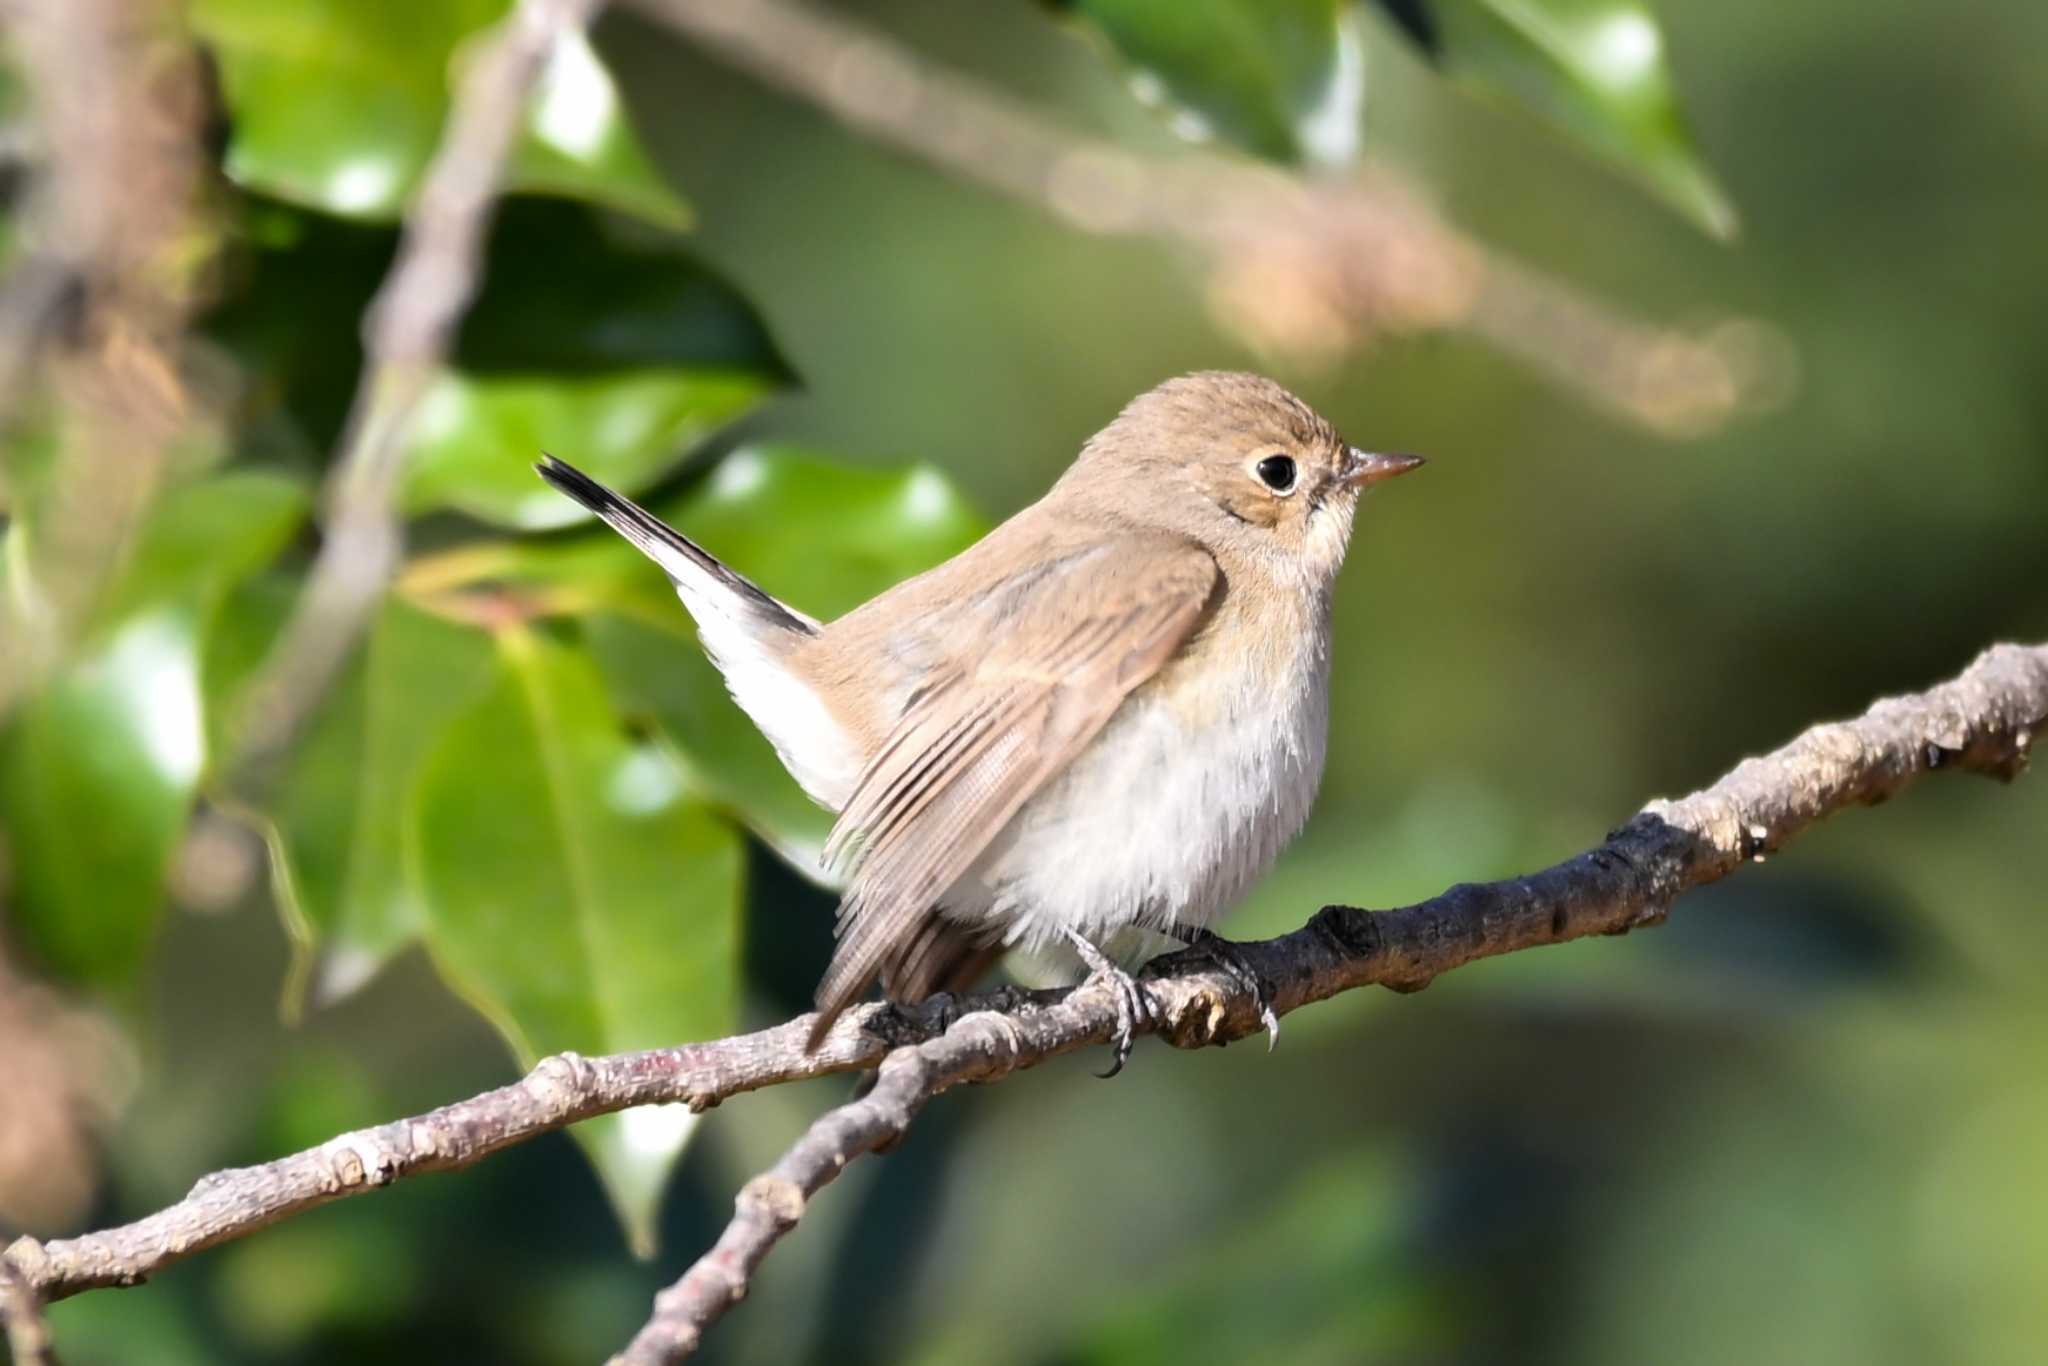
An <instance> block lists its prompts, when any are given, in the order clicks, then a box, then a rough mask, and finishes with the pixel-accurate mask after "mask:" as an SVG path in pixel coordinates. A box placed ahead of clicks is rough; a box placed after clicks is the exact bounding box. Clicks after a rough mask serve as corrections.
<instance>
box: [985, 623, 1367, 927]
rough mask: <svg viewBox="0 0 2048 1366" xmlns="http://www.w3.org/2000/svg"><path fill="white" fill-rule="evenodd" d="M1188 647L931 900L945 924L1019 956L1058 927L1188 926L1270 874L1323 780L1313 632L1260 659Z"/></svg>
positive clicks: (1320, 684)
mask: <svg viewBox="0 0 2048 1366" xmlns="http://www.w3.org/2000/svg"><path fill="white" fill-rule="evenodd" d="M1191 645H1192V646H1195V647H1196V648H1194V649H1191V650H1190V651H1188V652H1186V653H1184V654H1183V655H1182V656H1181V657H1178V658H1176V659H1175V660H1174V661H1173V662H1172V663H1170V664H1169V665H1168V666H1167V667H1166V668H1165V669H1162V670H1161V671H1160V673H1159V674H1158V675H1156V676H1155V677H1154V678H1153V679H1151V680H1150V681H1148V682H1147V683H1146V684H1145V685H1144V686H1142V687H1140V688H1138V689H1136V690H1134V691H1133V692H1132V694H1131V695H1130V696H1129V697H1128V698H1126V699H1125V701H1124V703H1123V705H1122V706H1120V707H1119V708H1118V709H1117V711H1116V713H1115V714H1114V715H1113V716H1112V717H1111V718H1110V720H1109V722H1108V724H1107V725H1105V726H1104V728H1103V730H1102V731H1101V733H1100V734H1099V735H1097V736H1096V738H1095V740H1094V741H1093V742H1092V743H1091V744H1090V745H1089V746H1088V747H1087V748H1086V749H1085V750H1083V751H1082V753H1081V754H1080V755H1078V756H1077V757H1076V758H1075V760H1074V761H1073V763H1071V764H1070V765H1069V766H1068V767H1067V769H1066V770H1065V771H1064V772H1062V773H1061V774H1059V775H1058V776H1056V777H1055V778H1054V779H1053V780H1052V781H1051V782H1049V783H1048V784H1047V785H1046V786H1045V787H1044V788H1043V789H1041V790H1040V791H1039V792H1038V793H1037V794H1036V795H1035V796H1033V797H1032V799H1031V800H1030V801H1029V802H1027V803H1026V804H1025V806H1024V807H1023V808H1022V809H1021V810H1019V812H1018V813H1017V815H1016V816H1015V817H1014V818H1013V819H1012V820H1011V822H1010V825H1009V826H1008V827H1007V828H1006V829H1005V830H1004V831H1003V833H1002V834H1001V835H999V836H998V837H997V839H996V841H995V842H994V844H992V845H991V846H990V848H989V849H988V851H987V852H986V853H985V854H984V855H983V856H982V858H981V859H980V860H979V861H978V862H977V863H976V865H975V867H974V869H973V870H972V871H970V873H969V874H968V876H967V877H965V878H963V879H962V880H961V882H960V883H959V884H957V885H956V887H955V888H954V889H953V891H952V893H951V894H950V895H948V896H947V897H946V898H945V905H946V909H947V912H948V914H949V915H951V916H953V917H954V918H957V919H961V920H966V921H977V920H986V921H989V922H991V924H992V928H993V927H1000V928H1002V929H1003V930H1004V932H1005V934H1006V936H1007V937H1008V938H1009V940H1010V941H1011V942H1013V943H1022V944H1025V945H1028V946H1039V945H1043V944H1045V943H1048V942H1052V941H1054V940H1056V939H1057V938H1058V937H1059V930H1060V927H1061V926H1062V925H1070V926H1072V927H1073V928H1075V929H1077V930H1079V931H1080V932H1081V933H1083V934H1086V935H1088V936H1090V937H1091V938H1094V939H1097V940H1100V939H1103V938H1106V937H1107V936H1108V935H1110V934H1112V933H1114V932H1116V931H1118V930H1120V929H1124V928H1126V927H1130V926H1134V925H1135V926H1149V927H1153V928H1160V927H1164V926H1168V925H1179V926H1189V927H1194V926H1202V925H1206V924H1208V923H1209V922H1211V921H1213V920H1214V919H1215V918H1216V917H1217V916H1219V915H1221V914H1222V913H1223V912H1224V911H1225V910H1227V909H1228V908H1229V907H1230V906H1231V905H1232V904H1233V903H1234V902H1236V901H1237V900H1238V899H1239V898H1240V897H1241V896H1243V894H1244V893H1245V891H1246V890H1247V889H1248V888H1249V887H1250V886H1251V884H1252V883H1253V882H1254V881H1256V880H1257V879H1258V878H1259V877H1261V876H1263V875H1264V874H1265V872H1266V871H1267V870H1268V869H1269V868H1271V867H1272V865H1273V861H1274V859H1276V858H1277V857H1278V856H1279V854H1280V851H1281V849H1282V848H1284V847H1285V846H1286V844H1287V843H1288V842H1289V841H1290V840H1292V839H1293V838H1294V836H1295V835H1296V834H1298V833H1299V832H1300V830H1301V827H1302V825H1303V824H1304V823H1305V822H1306V821H1307V819H1308V813H1309V808H1310V806H1311V805H1312V804H1313V802H1314V800H1315V794H1316V788H1317V786H1318V784H1319V783H1320V782H1321V780H1322V772H1323V759H1324V753H1325V749H1326V741H1327V734H1328V728H1329V680H1328V668H1327V653H1326V651H1325V650H1324V649H1323V646H1322V634H1321V632H1319V631H1308V632H1302V633H1300V634H1298V635H1294V636H1293V637H1292V641H1291V642H1290V644H1289V645H1288V647H1287V648H1283V649H1274V650H1270V651H1268V652H1266V653H1265V654H1264V655H1260V654H1258V653H1257V652H1239V654H1238V655H1237V656H1236V657H1231V656H1228V655H1224V654H1219V653H1218V652H1217V648H1216V645H1215V644H1214V643H1213V642H1210V641H1203V640H1198V641H1195V642H1191ZM1276 656H1277V657H1276Z"/></svg>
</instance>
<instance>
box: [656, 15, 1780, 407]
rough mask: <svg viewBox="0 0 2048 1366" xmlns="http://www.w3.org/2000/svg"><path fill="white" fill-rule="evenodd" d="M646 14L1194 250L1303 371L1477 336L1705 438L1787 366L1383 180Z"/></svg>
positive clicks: (769, 72) (909, 146)
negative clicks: (1212, 148) (1390, 338)
mask: <svg viewBox="0 0 2048 1366" xmlns="http://www.w3.org/2000/svg"><path fill="white" fill-rule="evenodd" d="M632 3H633V5H634V7H635V8H636V9H638V10H640V11H642V12H643V13H645V14H647V15H648V16H649V17H651V18H653V19H655V20H657V21H659V22H661V23H663V24H666V25H668V26H670V27H672V28H674V29H675V30H676V31H678V32H680V33H682V34H684V35H686V36H688V37H689V38H691V39H692V40H694V41H696V42H697V43H699V44H701V45H703V46H705V47H707V48H709V49H711V50H713V51H715V52H717V53H718V54H720V55H721V56H723V57H725V58H726V59H727V60H729V61H731V62H733V63H734V64H735V65H738V66H740V67H743V68H745V69H746V70H748V71H750V72H752V73H753V74H754V75H755V76H757V77H759V78H760V79H761V80H763V81H765V82H767V83H768V84H770V85H773V86H775V87H776V88H778V89H780V90H782V91H784V92H786V93H788V94H790V95H793V96H795V97H796V98H798V99H801V100H804V101H806V102H808V103H810V104H813V105H816V106H817V107H819V108H820V109H823V110H824V111H826V112H827V113H829V114H831V115H832V116H833V117H834V118H837V119H839V120H840V121H841V122H843V123H846V124H847V125H849V126H850V127H852V128H854V129H856V130H858V131H859V132H861V133H862V134H864V135H866V136H867V137H870V138H873V139H874V140H876V141H878V142H881V143H884V144H886V145H888V146H891V147H894V148H896V149H898V150H899V151H903V152H906V153H908V154H910V155H912V156H914V157H917V158H919V159H920V160H923V161H925V162H928V163H929V164H931V165H933V166H935V167H937V168H939V169H940V170H943V171H945V172H946V173H948V174H949V175H954V176H957V177H960V178H961V179H964V180H969V181H972V182H975V183H977V184H980V185H983V186H986V187H987V188H989V189H991V190H994V191H996V192H997V193H999V194H1003V195H1007V196H1009V197H1010V198H1012V199H1017V200H1021V201H1023V202H1024V203H1027V204H1031V205H1033V206H1035V207H1038V208H1040V209H1043V210H1044V211H1046V212H1048V213H1051V214H1053V215H1054V216H1056V217H1058V218H1060V219H1061V220H1063V221H1065V222H1067V223H1069V224H1071V225H1073V226H1074V227H1077V228H1080V229H1082V230H1084V231H1088V232H1095V233H1103V234H1113V235H1140V236H1150V237H1159V238H1164V239H1167V240H1170V241H1174V242H1178V243H1181V244H1184V245H1187V246H1189V247H1192V248H1193V249H1194V251H1195V253H1196V255H1197V256H1198V258H1200V260H1201V261H1202V263H1203V265H1204V268H1205V270H1206V272H1207V293H1208V298H1209V303H1210V306H1211V311H1212V313H1214V314H1215V316H1216V318H1217V321H1218V322H1219V323H1220V324H1221V325H1222V326H1224V327H1225V328H1226V329H1227V330H1229V331H1231V332H1233V333H1235V334H1237V335H1238V336H1240V337H1242V338H1243V339H1244V340H1246V341H1247V342H1249V343H1250V344H1251V345H1253V346H1254V347H1256V348H1258V349H1260V350H1263V351H1271V352H1277V353H1281V354H1284V355H1287V356H1288V357H1289V358H1290V359H1292V360H1293V361H1295V362H1297V363H1300V364H1314V363H1316V362H1318V361H1328V360H1330V359H1333V358H1335V357H1336V356H1337V355H1339V354H1341V353H1342V352H1343V351H1345V350H1346V349H1348V348H1350V347H1352V346H1354V345H1357V344H1358V343H1360V342H1362V341H1365V340H1369V339H1370V338H1371V337H1373V336H1375V335H1377V334H1379V333H1382V332H1405V331H1412V330H1415V329H1420V328H1462V329H1464V330H1467V331H1470V332H1472V333H1474V334H1475V335H1477V336H1480V337H1482V338H1484V339H1486V340H1487V341H1489V342H1491V343H1492V344H1494V345H1495V346H1498V347H1500V348H1501V349H1502V350H1504V351H1506V352H1507V353H1509V354H1510V355H1512V356H1514V357H1515V358H1516V359H1517V360H1519V361H1521V362H1522V363H1524V364H1526V365H1529V366H1532V367H1533V368H1535V369H1537V370H1540V371H1542V372H1543V373H1545V374H1546V375H1548V376H1550V377H1551V378H1553V379H1556V380H1558V381H1560V382H1562V383H1565V384H1568V385H1570V386H1571V387H1573V388H1575V389H1577V390H1579V391H1580V392H1581V393H1584V394H1586V395H1587V396H1589V397H1590V398H1592V399H1594V400H1595V401H1597V402H1599V403H1601V404H1602V405H1604V406H1606V407H1608V408H1610V409H1612V410H1614V411H1617V412H1619V413H1622V414H1623V415H1625V416H1628V417H1631V418H1633V419H1635V420H1636V421H1639V422H1643V423H1645V424H1648V425H1649V426H1651V427H1653V428H1655V429H1657V430H1659V431H1664V432H1667V433H1675V434H1688V435H1689V434H1694V433H1697V432H1700V431H1704V430H1707V429H1710V428H1712V427H1714V426H1717V425H1719V424H1720V423H1721V422H1722V421H1724V420H1725V419H1727V418H1728V417H1729V416H1730V415H1731V414H1733V413H1734V412H1736V411H1737V410H1738V409H1739V408H1741V407H1742V406H1743V405H1745V404H1746V403H1749V402H1752V401H1755V400H1757V399H1758V398H1759V396H1760V395H1763V394H1764V390H1763V388H1761V387H1760V386H1759V381H1760V380H1761V379H1762V378H1763V377H1762V376H1761V375H1760V374H1759V373H1758V372H1759V371H1760V370H1762V369H1765V368H1769V367H1770V366H1772V365H1782V364H1783V363H1784V358H1783V357H1776V356H1769V355H1763V354H1758V350H1759V347H1760V346H1762V345H1763V344H1765V343H1768V342H1769V341H1770V340H1771V334H1769V333H1768V332H1767V331H1766V330H1765V329H1762V328H1760V327H1759V326H1757V325H1755V324H1752V323H1741V324H1733V323H1731V324H1724V325H1723V326H1721V327H1719V328H1716V329H1715V330H1714V332H1713V333H1711V334H1710V335H1708V336H1706V337H1699V336H1694V335H1692V334H1690V333H1687V332H1682V331H1679V330H1677V329H1675V328H1668V327H1658V326H1654V325H1650V324H1645V323H1641V322H1638V321H1635V320H1632V319H1629V318H1626V317H1624V316H1622V315H1621V314H1620V313H1619V312H1618V311H1616V310H1615V309H1613V308H1612V307H1610V306H1608V305H1606V304H1603V303H1599V302H1596V301H1594V300H1593V299H1591V298H1589V297H1588V296H1586V295H1585V294H1583V293H1581V292H1579V291H1577V290H1574V289H1572V288H1571V287H1569V286H1567V285H1565V284H1563V283H1562V282H1560V281H1558V280H1555V279H1552V278H1549V277H1547V276H1545V275H1543V274H1542V273H1540V272H1538V271H1535V270H1533V269H1531V268H1529V267H1528V266H1526V265H1523V264H1521V263H1519V262H1516V261H1514V260H1512V259H1509V258H1508V257H1506V256H1504V255H1503V254H1501V253H1500V252H1498V251H1494V250H1492V249H1490V248H1488V247H1486V246H1484V245H1482V244H1481V243H1479V242H1477V241H1475V240H1474V239H1472V238H1471V237H1469V236H1467V235H1466V234H1464V233H1462V232H1460V231H1459V230H1458V229H1456V228H1454V227H1452V226H1451V225H1450V224H1448V223H1446V222H1445V221H1444V220H1443V219H1442V218H1441V217H1440V216H1438V215H1437V214H1436V213H1435V212H1433V211H1432V210H1431V209H1429V208H1428V207H1427V206H1426V205H1425V204H1424V203H1423V202H1422V201H1421V199H1420V198H1419V197H1418V196H1417V195H1416V194H1415V193H1414V192H1413V191H1412V190H1411V189H1409V188H1408V187H1407V186H1406V185H1405V184H1404V183H1403V182H1402V181H1401V179H1400V178H1399V177H1398V176H1395V175H1394V174H1392V173H1390V172H1389V171H1388V170H1386V169H1385V168H1384V167H1377V166H1370V165H1369V166H1367V167H1366V169H1364V170H1363V171H1362V172H1360V173H1359V174H1357V175H1355V176H1353V177H1351V178H1348V179H1336V178H1320V179H1316V180H1304V179H1302V178H1301V177H1298V176H1291V175H1287V174H1283V173H1282V172H1280V171H1278V170H1276V169H1273V168H1269V167H1264V166H1260V165H1258V164H1256V163H1253V162H1249V161H1244V160H1238V159H1232V158H1229V157H1224V156H1219V155H1214V154H1207V153H1195V152H1190V153H1188V154H1186V155H1183V156H1177V157H1172V158H1165V157H1153V156H1146V155H1142V154H1140V153H1137V152H1133V151H1131V150H1129V149H1127V148H1124V147H1122V146H1119V145H1117V144H1115V143H1112V142H1108V141H1105V140H1102V139H1097V138H1089V137H1084V136H1081V135H1079V134H1076V133H1074V132H1073V131H1072V130H1070V129H1067V128H1064V127H1062V126H1060V125H1059V124H1057V123H1055V122H1053V121H1052V120H1050V119H1047V118H1046V117H1044V116H1043V115H1041V114H1039V113H1038V112H1037V111H1035V110H1033V109H1031V108H1030V107H1029V106H1027V105H1024V104H1022V103H1020V102H1018V101H1016V100H1014V99H1011V98H1008V97H1006V96H1004V95H1002V94H1000V93H998V92H996V91H994V90H991V89H989V88H988V87H986V86H985V85H983V84H981V83H979V82H976V81H973V80H970V79H968V78H965V77H963V76H960V75H958V74H956V73H953V72H949V71H946V70H944V69H942V68H940V67H938V66H936V65H934V64H933V63H931V62H929V61H927V60H925V59H924V58H922V57H920V56H918V55H917V54H916V53H914V52H913V51H912V50H911V49H909V48H908V47H905V46H904V45H903V44H901V43H899V42H897V41H896V40H895V39H893V38H891V37H889V36H888V35H886V34H884V33H882V32H880V31H879V30H877V29H874V28H872V27H870V26H868V25H866V24H863V23H861V22H859V21H857V20H855V19H852V18H849V17H847V16H845V15H844V14H840V13H827V12H825V11H824V10H822V9H819V8H816V7H814V6H811V5H807V4H803V3H800V0H632ZM1781 349H1782V348H1781Z"/></svg>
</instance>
